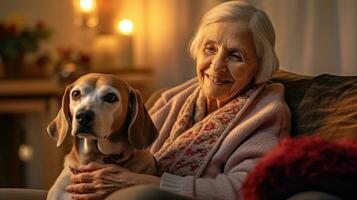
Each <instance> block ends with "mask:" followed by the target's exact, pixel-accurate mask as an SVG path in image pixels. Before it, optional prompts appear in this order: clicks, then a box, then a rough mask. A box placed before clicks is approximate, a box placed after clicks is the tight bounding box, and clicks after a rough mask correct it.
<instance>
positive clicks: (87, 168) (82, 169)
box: [78, 162, 115, 172]
mask: <svg viewBox="0 0 357 200" xmlns="http://www.w3.org/2000/svg"><path fill="white" fill-rule="evenodd" d="M108 167H115V165H113V164H102V163H97V162H90V163H89V164H87V165H81V166H80V167H79V168H78V170H79V171H80V172H91V171H95V170H99V169H103V168H108Z"/></svg>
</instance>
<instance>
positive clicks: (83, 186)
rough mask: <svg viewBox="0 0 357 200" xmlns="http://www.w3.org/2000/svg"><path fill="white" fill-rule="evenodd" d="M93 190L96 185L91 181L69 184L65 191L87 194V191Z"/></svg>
mask: <svg viewBox="0 0 357 200" xmlns="http://www.w3.org/2000/svg"><path fill="white" fill-rule="evenodd" d="M95 190H96V187H95V185H94V184H93V183H78V184H71V185H68V186H67V187H66V191H67V192H69V193H75V194H87V193H92V192H94V191H95Z"/></svg>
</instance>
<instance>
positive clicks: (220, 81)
mask: <svg viewBox="0 0 357 200" xmlns="http://www.w3.org/2000/svg"><path fill="white" fill-rule="evenodd" d="M204 76H205V77H206V78H207V79H208V80H210V81H211V82H212V83H213V84H215V85H223V84H227V83H232V82H233V81H231V80H228V79H224V78H219V77H214V76H210V75H208V74H206V73H204Z"/></svg>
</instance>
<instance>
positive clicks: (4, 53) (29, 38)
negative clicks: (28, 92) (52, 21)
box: [0, 21, 51, 74]
mask: <svg viewBox="0 0 357 200" xmlns="http://www.w3.org/2000/svg"><path fill="white" fill-rule="evenodd" d="M50 36H51V31H50V29H49V28H48V27H47V26H46V25H45V24H44V23H43V22H37V23H36V24H35V25H34V26H24V27H21V26H19V24H18V23H16V22H2V21H0V58H1V60H2V63H3V65H4V67H5V71H6V73H10V74H11V73H15V71H16V70H15V69H14V68H19V67H21V66H18V65H21V64H23V62H24V56H25V55H26V54H28V53H32V52H36V51H37V50H38V49H39V47H40V41H42V40H46V39H48V38H49V37H50Z"/></svg>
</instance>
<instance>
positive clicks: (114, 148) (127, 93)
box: [47, 73, 158, 199]
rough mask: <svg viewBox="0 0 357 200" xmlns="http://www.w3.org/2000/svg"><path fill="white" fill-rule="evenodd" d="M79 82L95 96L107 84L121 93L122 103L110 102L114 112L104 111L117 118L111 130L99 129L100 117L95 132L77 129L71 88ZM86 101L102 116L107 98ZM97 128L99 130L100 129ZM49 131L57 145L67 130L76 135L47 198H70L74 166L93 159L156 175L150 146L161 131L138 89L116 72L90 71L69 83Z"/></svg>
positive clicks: (95, 124)
mask: <svg viewBox="0 0 357 200" xmlns="http://www.w3.org/2000/svg"><path fill="white" fill-rule="evenodd" d="M77 86H78V87H85V88H86V89H88V90H90V91H92V90H93V91H92V93H90V95H93V98H94V97H96V96H95V95H96V93H95V91H96V90H99V89H100V88H104V87H105V88H109V89H111V90H112V91H114V93H116V92H117V93H118V96H120V100H118V102H115V103H118V105H112V104H110V103H108V106H113V108H115V109H108V110H109V111H108V112H110V113H111V114H112V115H110V114H109V115H108V114H107V113H108V112H105V111H103V113H105V116H109V118H113V121H112V124H111V127H110V128H109V127H107V128H108V129H110V132H109V133H107V132H105V131H101V130H102V129H97V127H96V126H99V127H102V126H103V125H102V124H100V123H99V122H100V120H99V119H98V120H97V121H99V122H98V124H99V125H98V124H97V123H96V122H97V121H94V122H93V124H94V125H93V132H91V133H83V134H82V133H81V132H80V131H78V130H76V126H75V125H76V119H75V118H76V117H75V114H76V112H77V111H78V109H79V108H78V107H79V106H77V107H75V105H76V104H75V103H74V101H76V100H73V98H72V97H71V94H72V93H71V92H73V91H72V90H75V89H76V87H77ZM82 89H83V88H82ZM100 94H101V93H100ZM88 96H89V94H88ZM71 101H72V102H71ZM96 101H101V99H100V98H99V100H98V98H97V99H96ZM83 102H84V101H83ZM81 103H82V102H81ZM82 104H83V105H82ZM82 104H81V105H80V106H81V108H80V109H82V110H83V109H87V110H91V109H92V110H95V112H94V113H95V117H98V116H97V115H100V109H101V108H102V107H100V106H101V105H102V104H105V102H104V101H103V102H102V103H98V102H95V101H93V102H92V101H88V102H87V103H85V102H84V103H82ZM113 104H114V103H113ZM77 108H78V109H77ZM110 108H111V107H110ZM76 109H77V110H76ZM98 110H99V111H98ZM112 110H113V111H112ZM96 112H98V113H96ZM103 115H104V114H103ZM99 117H102V116H99ZM103 117H104V116H103ZM108 120H109V119H108ZM77 126H79V125H77ZM97 130H99V131H98V132H96V131H97ZM47 131H48V133H49V135H50V136H51V137H52V138H54V139H55V140H56V141H57V146H60V145H61V144H62V143H63V141H64V139H65V137H66V135H67V134H71V135H72V136H73V146H72V150H71V152H70V153H69V154H68V155H67V156H66V158H65V164H64V169H63V171H62V173H61V175H60V176H59V177H58V178H57V180H56V182H55V184H54V185H53V187H52V188H51V190H50V192H49V195H48V198H47V199H66V198H68V193H67V192H66V191H65V187H66V186H67V185H68V183H70V179H69V178H70V175H71V170H70V169H76V168H77V167H78V166H79V165H82V164H88V163H89V162H92V161H94V162H101V163H112V164H118V165H120V166H122V167H125V168H127V169H129V170H130V171H133V172H136V173H146V174H152V175H156V173H157V171H156V163H155V159H154V157H153V156H152V155H151V154H150V152H149V151H148V150H147V148H148V147H149V146H150V145H151V143H152V142H153V141H154V140H155V139H156V137H157V135H158V131H157V129H156V128H155V126H154V124H153V123H152V121H151V119H150V117H149V115H148V112H147V110H146V109H145V107H144V104H143V102H142V100H141V98H140V95H139V94H138V92H137V91H136V90H134V89H132V88H131V87H130V86H128V85H127V84H126V83H125V82H123V81H121V80H120V79H118V78H117V77H116V76H114V75H109V74H98V73H93V74H88V75H85V76H82V77H81V78H79V79H78V80H77V81H75V82H74V83H72V84H71V85H69V86H67V88H66V91H65V93H64V96H63V98H62V107H61V109H60V111H59V112H58V114H57V116H56V118H55V119H54V120H53V121H52V122H51V123H50V124H49V125H48V127H47ZM81 134H82V135H81ZM93 138H94V139H93ZM72 173H73V170H72Z"/></svg>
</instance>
